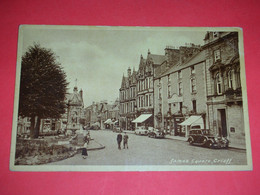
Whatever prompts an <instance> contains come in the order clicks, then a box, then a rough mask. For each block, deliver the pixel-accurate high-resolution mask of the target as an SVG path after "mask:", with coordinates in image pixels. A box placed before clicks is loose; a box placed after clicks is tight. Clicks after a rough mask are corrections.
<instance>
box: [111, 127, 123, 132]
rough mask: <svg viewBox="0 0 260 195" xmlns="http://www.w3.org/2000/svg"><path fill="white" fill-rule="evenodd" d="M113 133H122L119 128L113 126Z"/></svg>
mask: <svg viewBox="0 0 260 195" xmlns="http://www.w3.org/2000/svg"><path fill="white" fill-rule="evenodd" d="M113 132H116V133H121V132H123V131H122V129H121V128H120V127H117V126H115V127H114V128H113Z"/></svg>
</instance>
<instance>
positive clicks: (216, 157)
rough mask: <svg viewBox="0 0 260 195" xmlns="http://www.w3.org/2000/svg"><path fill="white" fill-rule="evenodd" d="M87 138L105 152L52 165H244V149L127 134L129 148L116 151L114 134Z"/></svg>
mask: <svg viewBox="0 0 260 195" xmlns="http://www.w3.org/2000/svg"><path fill="white" fill-rule="evenodd" d="M90 134H91V137H92V138H94V139H95V140H96V141H97V142H99V143H101V144H102V145H105V149H102V150H95V151H88V154H89V156H88V157H87V159H83V158H82V156H81V154H77V155H75V156H74V157H71V158H69V159H65V160H62V161H59V162H53V163H50V164H52V165H170V164H173V165H175V164H176V165H212V164H214V165H246V163H247V161H246V152H245V151H244V150H231V149H209V148H204V147H199V146H191V145H189V144H188V142H184V141H179V140H173V139H154V138H149V137H147V136H140V135H135V134H130V133H129V134H128V136H129V144H128V145H129V149H121V150H119V149H118V148H117V142H116V137H117V133H114V132H112V131H109V130H99V131H90Z"/></svg>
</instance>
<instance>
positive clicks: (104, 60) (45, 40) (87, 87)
mask: <svg viewBox="0 0 260 195" xmlns="http://www.w3.org/2000/svg"><path fill="white" fill-rule="evenodd" d="M205 34H206V31H198V30H193V31H191V30H185V29H184V30H183V29H181V30H180V29H178V30H176V29H174V28H151V27H150V28H147V27H146V28H141V27H138V28H137V27H124V28H122V27H86V26H85V27H82V26H81V27H79V26H78V27H77V26H70V27H68V26H67V27H64V26H22V28H20V35H19V36H21V37H19V40H22V41H21V43H22V47H21V48H22V54H24V53H25V52H26V51H27V50H28V47H29V46H33V44H34V43H39V44H40V45H41V46H42V47H45V48H47V49H51V50H52V51H53V52H54V53H55V55H56V56H57V61H58V62H60V63H61V66H62V67H63V68H64V71H65V72H66V75H67V81H68V82H69V83H70V84H69V86H68V88H69V91H68V92H70V93H71V92H73V88H74V86H75V85H77V87H78V89H79V90H80V89H82V90H83V101H84V105H85V107H86V106H88V105H90V104H92V102H93V101H95V102H99V101H102V100H107V101H108V102H113V101H115V100H116V98H118V97H119V88H120V86H121V81H122V76H123V74H124V75H125V76H126V75H127V69H128V67H130V68H131V69H132V70H133V68H135V70H138V66H139V61H140V56H141V54H142V55H143V57H144V58H146V56H147V52H148V49H149V50H150V52H151V53H152V54H159V55H164V49H165V47H166V46H174V47H179V46H184V45H185V43H194V44H196V45H198V44H199V45H203V43H204V42H203V39H204V37H205ZM76 79H77V82H76Z"/></svg>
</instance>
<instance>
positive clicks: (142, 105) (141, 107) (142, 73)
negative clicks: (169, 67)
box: [136, 50, 166, 127]
mask: <svg viewBox="0 0 260 195" xmlns="http://www.w3.org/2000/svg"><path fill="white" fill-rule="evenodd" d="M165 61H166V56H165V55H157V54H151V52H150V51H149V50H148V53H147V58H146V59H144V58H143V56H142V55H141V58H140V63H139V69H138V72H137V96H136V108H137V117H139V116H141V115H142V114H151V117H150V118H148V119H146V121H143V122H145V123H144V124H142V125H145V126H146V127H153V126H154V121H153V113H154V84H153V80H154V76H155V71H156V70H158V71H157V72H159V71H160V70H161V68H160V66H161V65H162V64H163V63H164V62H165ZM140 122H141V121H140ZM141 123H142V122H141Z"/></svg>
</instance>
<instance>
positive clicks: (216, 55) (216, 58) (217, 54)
mask: <svg viewBox="0 0 260 195" xmlns="http://www.w3.org/2000/svg"><path fill="white" fill-rule="evenodd" d="M214 60H215V62H217V61H218V60H220V50H219V49H217V50H215V51H214Z"/></svg>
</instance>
